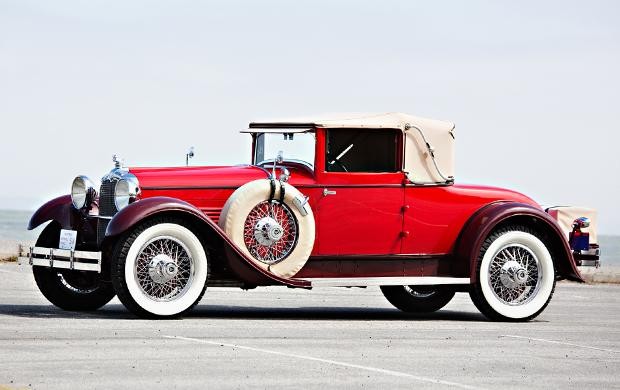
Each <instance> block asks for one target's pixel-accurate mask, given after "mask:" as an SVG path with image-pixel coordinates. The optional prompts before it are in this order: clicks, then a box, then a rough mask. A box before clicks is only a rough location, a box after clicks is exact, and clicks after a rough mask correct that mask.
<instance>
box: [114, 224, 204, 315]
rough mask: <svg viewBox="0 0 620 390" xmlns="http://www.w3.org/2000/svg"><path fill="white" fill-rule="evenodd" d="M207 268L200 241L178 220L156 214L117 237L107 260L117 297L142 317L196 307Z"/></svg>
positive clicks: (176, 313)
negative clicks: (157, 216)
mask: <svg viewBox="0 0 620 390" xmlns="http://www.w3.org/2000/svg"><path fill="white" fill-rule="evenodd" d="M208 273H209V267H208V263H207V255H206V253H205V250H204V248H203V245H202V242H201V241H200V239H199V238H198V237H197V236H196V235H195V234H194V233H193V232H192V231H191V230H190V229H188V228H187V227H186V226H184V224H183V221H181V220H175V219H170V218H160V219H155V220H151V221H149V222H145V223H143V224H141V225H139V226H137V227H136V228H134V229H133V230H132V231H131V232H129V233H128V234H127V235H125V236H124V237H122V238H121V239H120V240H119V242H118V243H117V244H116V249H115V255H114V257H113V260H112V284H113V285H114V289H115V290H116V294H117V295H118V298H119V299H120V301H121V302H122V303H123V305H125V307H126V308H127V309H129V310H130V311H131V312H133V313H134V314H137V315H138V316H140V317H146V318H167V317H177V316H180V315H182V314H183V313H185V312H187V311H189V310H190V309H192V307H194V305H196V304H197V303H198V302H199V301H200V299H201V298H202V295H203V294H204V291H205V289H206V283H207V276H208Z"/></svg>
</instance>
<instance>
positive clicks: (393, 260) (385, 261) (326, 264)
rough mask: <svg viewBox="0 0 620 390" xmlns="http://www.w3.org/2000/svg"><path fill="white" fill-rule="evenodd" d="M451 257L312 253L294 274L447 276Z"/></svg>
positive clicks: (321, 276) (300, 275) (449, 275)
mask: <svg viewBox="0 0 620 390" xmlns="http://www.w3.org/2000/svg"><path fill="white" fill-rule="evenodd" d="M452 264H453V262H452V261H451V258H450V256H447V255H440V256H367V257H357V256H338V257H327V256H315V257H311V258H310V259H309V260H308V262H307V263H306V265H304V267H303V268H302V269H301V270H300V271H299V272H298V273H297V274H296V275H295V279H304V278H355V277H368V278H371V277H402V276H446V277H459V276H462V275H455V274H454V272H452Z"/></svg>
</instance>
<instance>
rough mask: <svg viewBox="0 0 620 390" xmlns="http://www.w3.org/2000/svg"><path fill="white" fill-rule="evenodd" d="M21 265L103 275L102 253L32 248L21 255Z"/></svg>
mask: <svg viewBox="0 0 620 390" xmlns="http://www.w3.org/2000/svg"><path fill="white" fill-rule="evenodd" d="M19 263H20V264H26V263H27V264H29V265H37V266H43V267H50V268H62V269H71V270H78V271H93V272H99V273H101V252H87V251H72V250H67V249H55V248H44V247H40V246H31V247H30V248H29V249H28V250H27V251H21V253H20V254H19Z"/></svg>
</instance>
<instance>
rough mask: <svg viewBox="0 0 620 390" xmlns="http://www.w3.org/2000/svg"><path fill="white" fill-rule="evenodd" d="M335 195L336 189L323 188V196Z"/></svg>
mask: <svg viewBox="0 0 620 390" xmlns="http://www.w3.org/2000/svg"><path fill="white" fill-rule="evenodd" d="M327 195H336V191H330V190H328V189H327V188H323V196H327Z"/></svg>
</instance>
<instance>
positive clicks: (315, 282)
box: [300, 276, 471, 287]
mask: <svg viewBox="0 0 620 390" xmlns="http://www.w3.org/2000/svg"><path fill="white" fill-rule="evenodd" d="M300 280H305V281H308V282H310V285H311V286H312V287H367V286H431V285H438V284H470V283H471V280H470V279H469V278H450V277H441V276H397V277H376V278H306V279H300Z"/></svg>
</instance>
